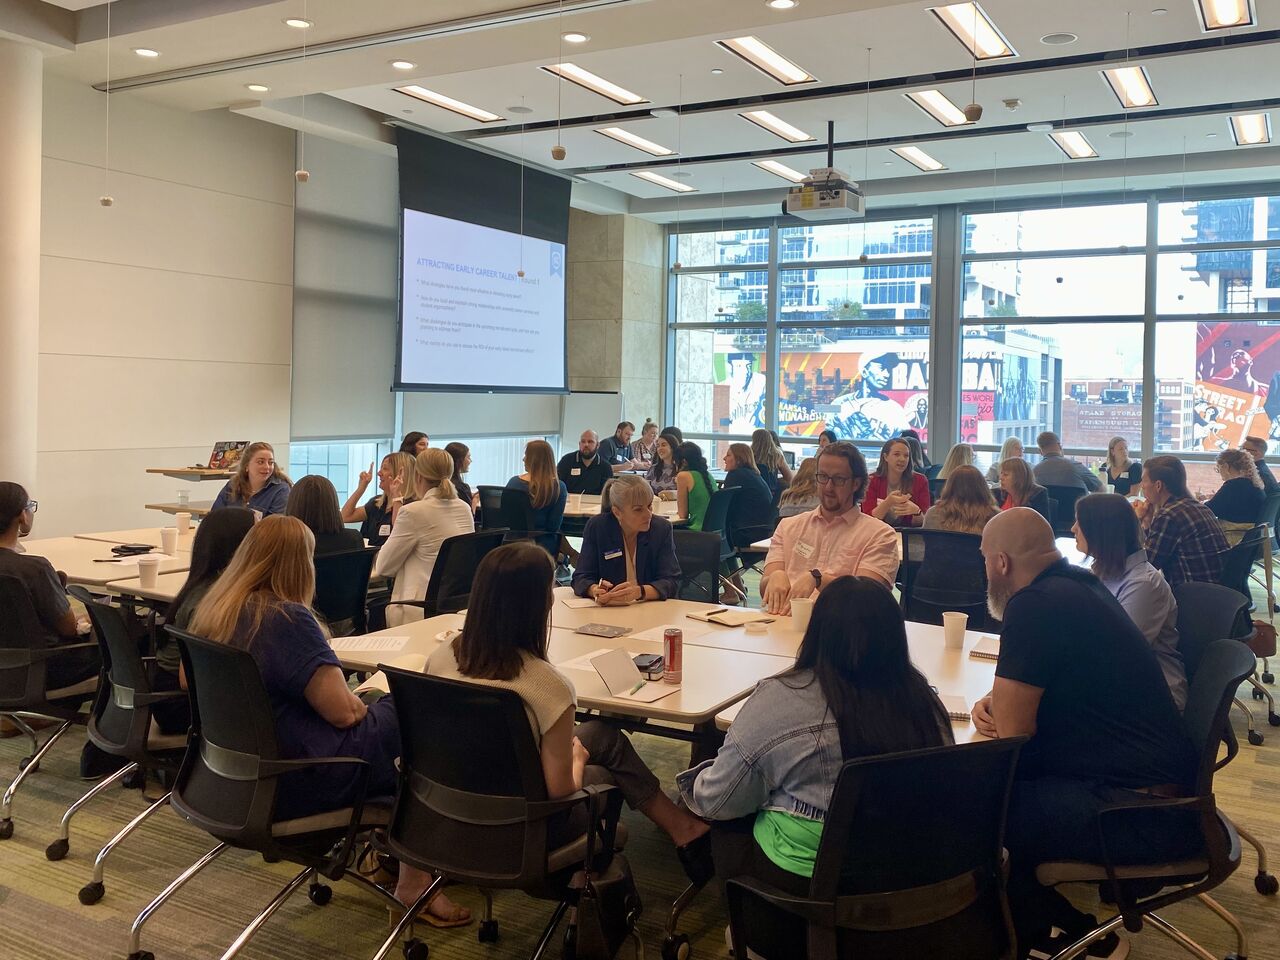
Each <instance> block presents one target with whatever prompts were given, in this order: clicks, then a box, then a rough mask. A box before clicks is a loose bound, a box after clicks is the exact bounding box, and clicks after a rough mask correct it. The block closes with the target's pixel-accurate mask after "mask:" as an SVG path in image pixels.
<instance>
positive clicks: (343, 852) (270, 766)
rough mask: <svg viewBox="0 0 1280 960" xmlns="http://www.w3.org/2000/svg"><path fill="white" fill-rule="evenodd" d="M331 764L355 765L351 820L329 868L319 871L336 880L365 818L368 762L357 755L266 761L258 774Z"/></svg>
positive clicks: (277, 772) (286, 771)
mask: <svg viewBox="0 0 1280 960" xmlns="http://www.w3.org/2000/svg"><path fill="white" fill-rule="evenodd" d="M333 764H354V765H355V767H356V792H355V799H354V800H353V801H352V803H351V820H350V822H349V823H348V824H347V832H346V834H345V835H344V836H343V838H342V844H341V846H340V849H339V852H338V853H337V854H336V855H335V856H333V857H331V858H330V859H329V863H330V864H331V865H330V867H329V868H328V869H327V870H326V871H321V872H323V873H324V875H325V876H326V877H328V878H329V879H330V880H337V879H340V878H341V877H342V874H343V873H344V872H345V871H346V865H347V864H348V863H350V862H351V852H352V849H353V848H354V846H355V842H356V836H357V834H358V833H359V832H360V825H361V822H362V820H363V818H364V800H365V792H366V791H367V790H368V787H369V761H367V760H363V759H361V758H360V757H315V758H313V759H311V760H266V761H263V762H262V763H260V764H259V768H258V770H259V775H260V776H261V777H277V776H279V775H280V774H282V773H289V772H291V771H295V770H305V769H306V768H307V767H318V766H331V765H333Z"/></svg>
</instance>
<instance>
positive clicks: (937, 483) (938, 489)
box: [929, 477, 947, 503]
mask: <svg viewBox="0 0 1280 960" xmlns="http://www.w3.org/2000/svg"><path fill="white" fill-rule="evenodd" d="M946 485H947V481H946V480H944V479H942V478H941V477H930V478H929V500H930V501H931V502H933V503H937V502H938V498H939V497H940V496H942V488H943V487H945V486H946Z"/></svg>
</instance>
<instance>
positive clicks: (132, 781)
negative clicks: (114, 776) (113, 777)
mask: <svg viewBox="0 0 1280 960" xmlns="http://www.w3.org/2000/svg"><path fill="white" fill-rule="evenodd" d="M146 785H147V772H146V771H145V770H143V769H142V768H141V767H139V768H138V769H137V770H135V771H133V773H131V774H129V775H128V776H127V777H125V778H124V779H123V780H121V781H120V786H122V787H124V788H125V789H126V790H141V789H142V788H143V787H145V786H146Z"/></svg>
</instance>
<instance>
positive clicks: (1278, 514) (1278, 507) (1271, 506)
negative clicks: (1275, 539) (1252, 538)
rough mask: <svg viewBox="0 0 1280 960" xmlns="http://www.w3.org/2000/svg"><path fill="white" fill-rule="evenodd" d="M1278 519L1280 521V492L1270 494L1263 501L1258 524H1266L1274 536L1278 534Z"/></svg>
mask: <svg viewBox="0 0 1280 960" xmlns="http://www.w3.org/2000/svg"><path fill="white" fill-rule="evenodd" d="M1277 519H1280V490H1277V491H1276V492H1275V493H1271V494H1268V495H1267V498H1266V499H1265V500H1263V501H1262V508H1261V509H1260V510H1258V522H1259V523H1265V524H1266V525H1267V528H1268V529H1269V530H1270V531H1271V534H1272V535H1273V536H1274V535H1275V532H1276V520H1277Z"/></svg>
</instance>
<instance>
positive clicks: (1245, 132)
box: [1231, 113, 1271, 147]
mask: <svg viewBox="0 0 1280 960" xmlns="http://www.w3.org/2000/svg"><path fill="white" fill-rule="evenodd" d="M1231 136H1232V139H1234V140H1235V142H1236V146H1237V147H1251V146H1254V145H1255V144H1259V143H1270V142H1271V115H1270V114H1268V113H1241V114H1236V115H1234V116H1232V117H1231Z"/></svg>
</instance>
